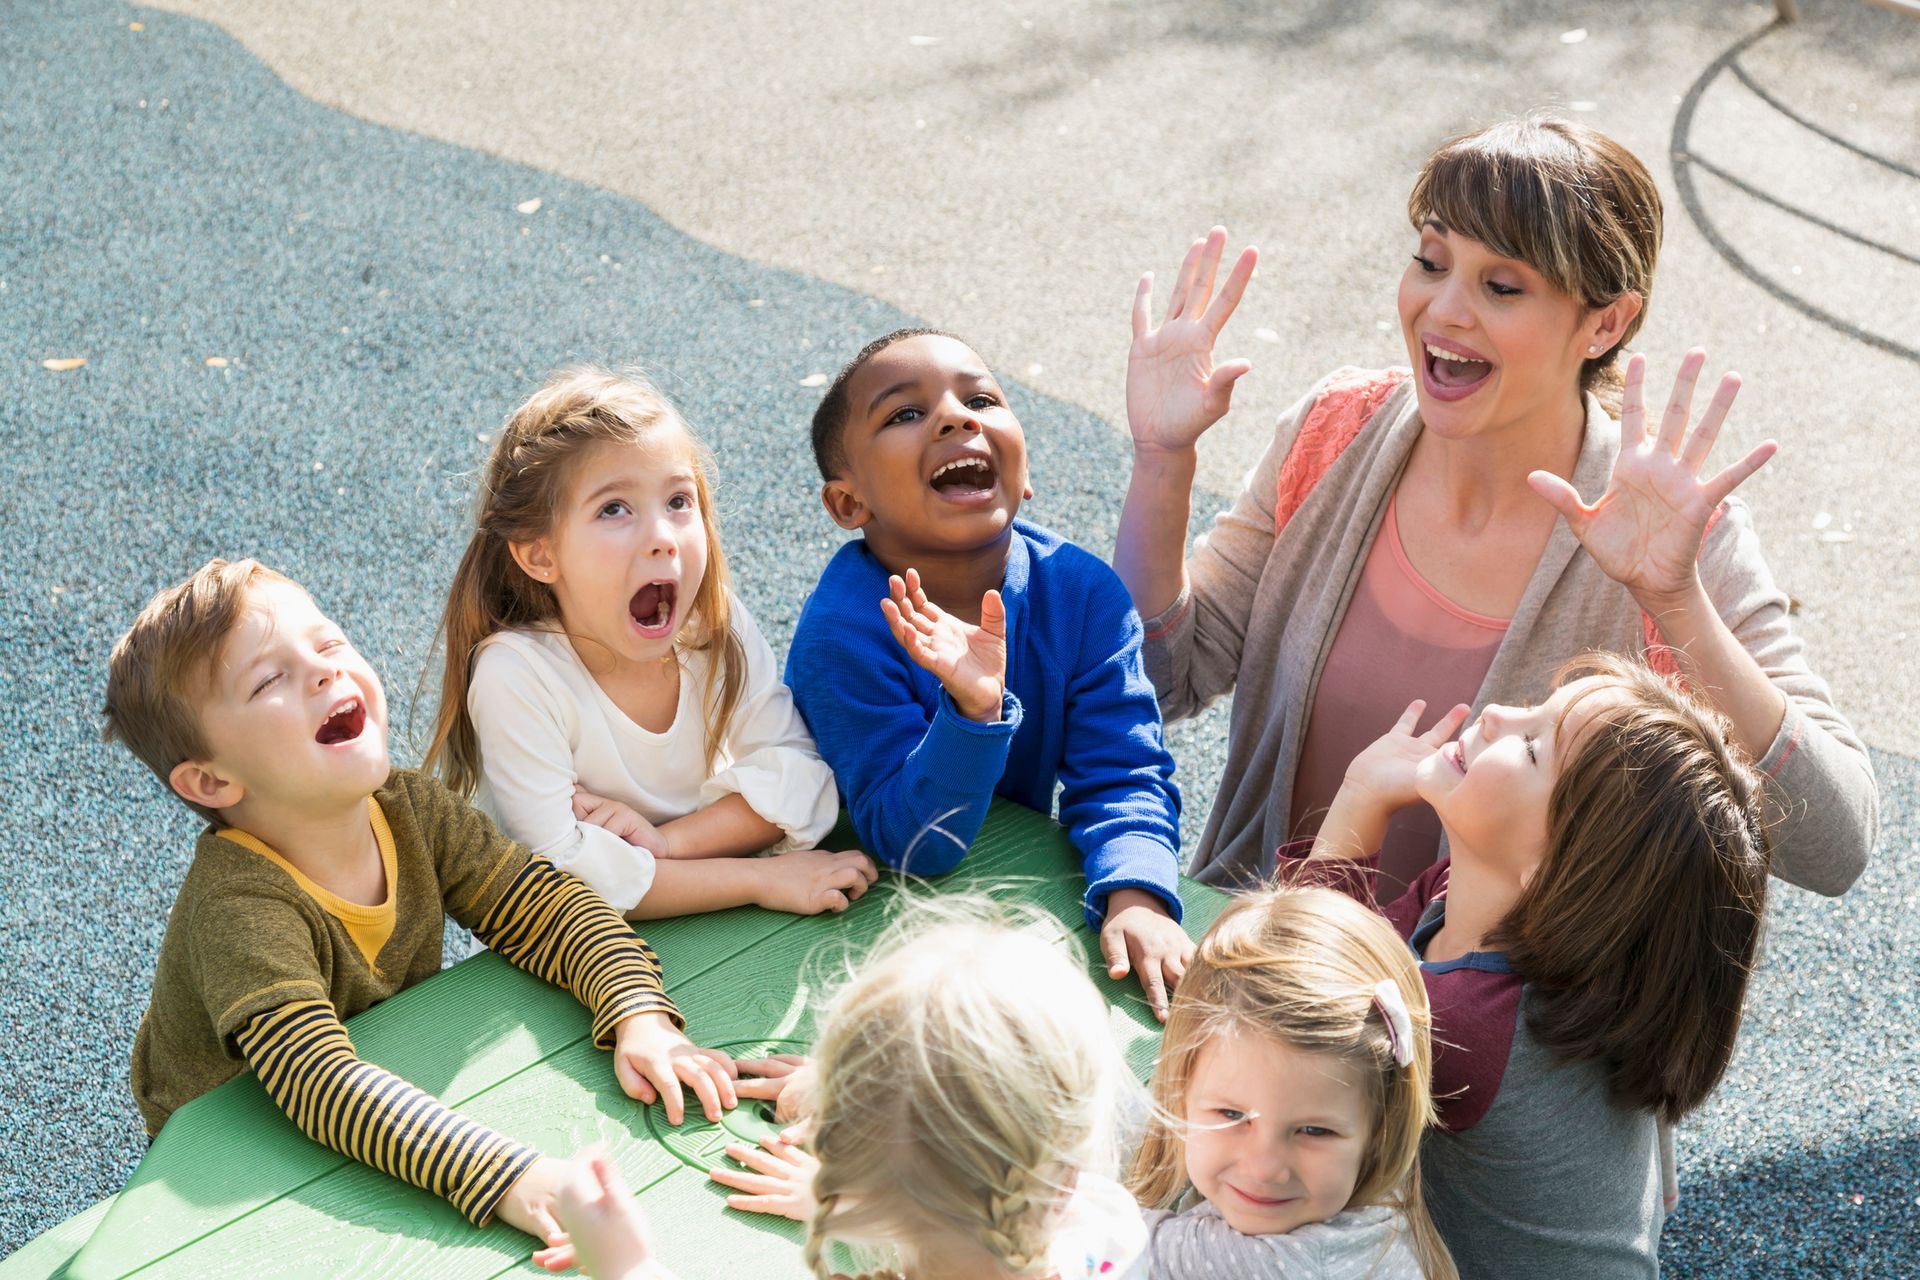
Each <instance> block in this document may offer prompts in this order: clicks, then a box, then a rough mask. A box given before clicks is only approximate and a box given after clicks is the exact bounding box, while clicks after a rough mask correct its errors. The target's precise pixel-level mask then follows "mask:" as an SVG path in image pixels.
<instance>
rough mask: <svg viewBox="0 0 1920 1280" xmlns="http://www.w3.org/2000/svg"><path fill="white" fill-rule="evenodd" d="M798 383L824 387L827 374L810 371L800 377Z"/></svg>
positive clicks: (806, 385) (805, 385) (804, 385)
mask: <svg viewBox="0 0 1920 1280" xmlns="http://www.w3.org/2000/svg"><path fill="white" fill-rule="evenodd" d="M800 385H801V386H803V387H824V386H826V385H827V375H826V374H824V373H810V374H808V375H807V376H806V377H804V378H802V379H800Z"/></svg>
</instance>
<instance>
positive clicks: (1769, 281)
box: [1667, 19, 1920, 365]
mask: <svg viewBox="0 0 1920 1280" xmlns="http://www.w3.org/2000/svg"><path fill="white" fill-rule="evenodd" d="M1781 26H1782V23H1781V22H1780V21H1779V20H1778V19H1775V20H1774V21H1773V22H1770V23H1768V24H1767V25H1766V26H1764V27H1762V28H1760V29H1759V30H1758V31H1755V32H1753V33H1752V34H1751V35H1746V36H1742V37H1741V38H1740V39H1739V40H1737V41H1735V42H1734V43H1733V45H1732V47H1730V48H1729V49H1728V50H1727V51H1726V52H1725V53H1722V54H1721V55H1720V56H1719V57H1717V58H1715V59H1714V60H1713V61H1712V62H1711V63H1709V64H1708V65H1707V68H1706V70H1704V71H1702V72H1701V73H1700V75H1699V78H1697V79H1696V80H1695V81H1694V82H1693V84H1692V85H1690V86H1688V88H1687V93H1686V96H1685V98H1683V99H1682V100H1681V103H1680V110H1679V111H1677V112H1676V113H1675V114H1674V117H1673V132H1672V134H1671V136H1670V137H1669V140H1668V143H1667V154H1668V159H1669V160H1670V161H1671V162H1672V165H1673V184H1674V187H1675V188H1676V189H1677V190H1678V192H1679V194H1680V203H1681V205H1682V206H1683V207H1684V208H1685V209H1686V211H1687V216H1688V217H1689V218H1691V219H1692V220H1693V225H1694V226H1695V227H1696V228H1697V229H1698V230H1699V232H1700V234H1701V235H1702V236H1704V237H1706V241H1707V243H1708V244H1710V245H1712V246H1713V249H1714V252H1716V253H1718V254H1719V255H1720V256H1721V257H1722V258H1724V259H1726V261H1727V264H1728V265H1729V266H1731V267H1732V268H1733V269H1734V270H1735V271H1738V272H1739V273H1740V274H1741V275H1743V276H1745V277H1746V278H1747V279H1748V280H1751V281H1752V282H1753V283H1754V284H1756V285H1758V286H1759V287H1760V288H1761V289H1762V290H1764V291H1765V292H1766V293H1767V294H1768V295H1770V296H1771V297H1773V298H1774V299H1775V300H1776V301H1779V302H1782V303H1784V304H1786V305H1787V306H1789V307H1792V308H1793V309H1794V310H1795V311H1798V312H1799V313H1800V314H1801V315H1803V316H1806V317H1807V318H1808V319H1809V320H1813V321H1815V322H1817V323H1819V324H1823V325H1825V326H1827V327H1828V328H1829V329H1832V330H1834V331H1836V332H1838V333H1842V334H1845V335H1846V336H1847V337H1849V338H1852V339H1854V340H1855V341H1856V342H1861V343H1865V344H1866V345H1867V346H1870V347H1872V348H1874V349H1875V350H1877V351H1884V352H1886V353H1887V354H1888V355H1892V356H1898V357H1900V358H1901V359H1903V360H1909V361H1912V362H1913V363H1914V364H1917V365H1920V350H1917V349H1915V348H1913V347H1909V346H1906V345H1904V344H1902V343H1899V342H1895V341H1894V340H1893V339H1891V338H1883V337H1881V336H1880V335H1879V334H1877V333H1872V332H1869V331H1868V330H1866V329H1862V328H1861V327H1860V326H1859V325H1856V324H1854V323H1852V322H1851V321H1848V320H1845V319H1842V318H1841V317H1839V316H1836V315H1834V314H1833V313H1832V312H1830V311H1827V310H1825V309H1824V308H1821V307H1818V306H1815V305H1814V304H1813V303H1811V302H1809V301H1807V300H1806V299H1805V298H1803V297H1801V296H1800V295H1799V294H1797V293H1794V292H1793V291H1792V290H1790V289H1788V288H1787V287H1786V286H1784V285H1782V284H1781V283H1780V282H1779V281H1777V280H1775V279H1774V278H1773V277H1771V276H1769V275H1767V274H1766V273H1765V272H1763V271H1761V270H1760V269H1759V268H1758V267H1756V266H1754V265H1753V263H1751V262H1749V261H1748V260H1747V258H1746V256H1745V255H1743V254H1742V253H1741V252H1740V251H1739V250H1738V249H1736V248H1734V247H1733V245H1731V244H1729V243H1728V242H1727V239H1726V237H1725V236H1723V235H1721V234H1720V231H1719V229H1718V228H1716V227H1715V226H1714V225H1713V222H1712V221H1711V220H1710V219H1709V218H1708V217H1707V211H1706V209H1705V207H1704V206H1703V205H1702V204H1701V201H1700V192H1699V189H1698V188H1697V187H1696V186H1695V183H1694V176H1693V170H1694V167H1695V165H1696V163H1697V164H1698V165H1699V167H1700V168H1702V169H1706V170H1707V171H1708V172H1710V173H1713V174H1714V175H1715V176H1716V177H1721V178H1724V177H1725V176H1726V175H1725V174H1724V172H1722V171H1721V170H1719V169H1718V168H1717V167H1715V166H1712V165H1710V164H1709V163H1707V162H1706V161H1697V162H1696V161H1695V160H1694V158H1693V157H1692V156H1691V155H1690V154H1689V153H1688V151H1687V139H1688V137H1689V135H1690V134H1691V133H1692V131H1693V117H1694V113H1695V112H1697V111H1698V110H1699V108H1700V99H1701V98H1702V97H1703V96H1705V94H1706V92H1707V89H1708V88H1709V87H1710V86H1711V85H1712V84H1713V82H1714V81H1715V80H1717V79H1718V78H1719V77H1720V73H1721V72H1722V71H1725V70H1726V69H1727V68H1728V67H1735V68H1736V69H1737V67H1738V62H1737V60H1738V58H1739V57H1740V55H1741V54H1742V53H1745V52H1746V51H1747V49H1748V48H1750V47H1751V46H1753V45H1754V44H1756V43H1758V42H1759V41H1760V40H1761V39H1762V38H1763V37H1765V36H1768V35H1770V34H1772V33H1773V32H1775V31H1777V30H1779V29H1780V27H1781ZM1741 79H1742V81H1743V82H1746V83H1749V84H1751V81H1748V80H1747V79H1746V77H1745V76H1744V75H1742V76H1741ZM1762 100H1763V101H1765V102H1767V104H1768V105H1770V106H1774V107H1779V105H1780V104H1779V103H1777V102H1775V101H1774V100H1773V99H1772V98H1771V97H1770V96H1767V95H1762ZM1787 114H1788V115H1789V116H1792V118H1793V119H1795V121H1796V122H1798V123H1805V122H1804V121H1800V120H1799V117H1797V116H1793V113H1791V112H1788V113H1787ZM1815 132H1818V133H1820V134H1821V135H1822V136H1827V137H1830V136H1831V135H1829V134H1827V133H1826V132H1825V130H1819V129H1816V130H1815ZM1835 141H1840V140H1839V139H1835ZM1841 145H1843V146H1846V147H1847V148H1848V149H1849V150H1857V149H1858V148H1855V147H1853V146H1852V144H1850V143H1845V142H1842V144H1841ZM1873 158H1874V159H1879V157H1873ZM1895 167H1896V168H1899V167H1900V166H1897V165H1896V166H1895ZM1903 171H1904V170H1903ZM1736 185H1740V186H1741V187H1742V189H1743V190H1747V191H1749V192H1752V189H1751V188H1748V187H1745V186H1744V184H1737V183H1736ZM1752 194H1756V195H1758V194H1759V193H1757V192H1752ZM1761 198H1762V199H1768V200H1770V202H1772V203H1775V204H1778V202H1777V201H1771V198H1770V197H1765V196H1762V197H1761ZM1788 212H1790V213H1796V214H1798V213H1799V211H1798V210H1794V209H1788ZM1802 216H1804V215H1802ZM1823 225H1824V224H1823ZM1829 229H1830V230H1837V228H1831V227H1829ZM1843 234H1847V233H1843ZM1849 238H1851V239H1858V238H1859V237H1857V236H1851V235H1849ZM1873 247H1875V248H1880V249H1885V248H1886V246H1884V245H1878V244H1876V245H1874V246H1873ZM1889 252H1894V253H1896V256H1905V255H1900V254H1898V251H1894V250H1889Z"/></svg>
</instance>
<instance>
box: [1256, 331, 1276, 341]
mask: <svg viewBox="0 0 1920 1280" xmlns="http://www.w3.org/2000/svg"><path fill="white" fill-rule="evenodd" d="M1253 336H1254V337H1256V338H1258V339H1260V341H1262V342H1278V341H1280V335H1279V334H1277V333H1275V332H1274V331H1273V330H1271V329H1255V330H1254V331H1253Z"/></svg>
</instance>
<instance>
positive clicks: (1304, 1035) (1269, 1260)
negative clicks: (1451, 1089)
mask: <svg viewBox="0 0 1920 1280" xmlns="http://www.w3.org/2000/svg"><path fill="white" fill-rule="evenodd" d="M1429 1023H1430V1017H1429V1012H1428V1007H1427V996H1426V989H1425V988H1424V987H1423V986H1422V985H1421V981H1420V971H1419V969H1418V967H1417V966H1416V965H1415V964H1414V960H1413V956H1412V953H1411V952H1409V951H1408V949H1407V944H1406V943H1405V942H1404V941H1402V940H1401V939H1400V937H1399V936H1398V935H1396V934H1395V933H1394V931H1393V929H1392V927H1391V926H1389V925H1388V924H1387V922H1386V921H1385V920H1383V919H1381V918H1380V917H1379V916H1378V915H1376V914H1374V913H1373V912H1371V911H1369V910H1367V909H1366V908H1365V907H1363V906H1361V905H1360V904H1359V903H1357V902H1355V901H1353V900H1352V899H1350V898H1348V897H1346V896H1344V895H1342V894H1339V893H1336V892H1334V891H1332V890H1330V889H1323V888H1309V887H1298V888H1287V887H1282V888H1272V889H1267V890H1264V891H1261V892H1258V893H1254V894H1250V895H1248V896H1246V897H1243V898H1240V899H1239V900H1237V901H1236V902H1234V904H1233V905H1232V906H1230V907H1228V908H1227V910H1226V911H1225V912H1223V913H1222V914H1221V916H1220V918H1219V919H1218V920H1216V921H1214V923H1213V927H1212V928H1211V929H1209V930H1208V931H1207V934H1206V936H1205V937H1204V938H1202V939H1201V940H1200V946H1199V949H1198V950H1197V951H1196V952H1195V953H1194V957H1193V962H1192V963H1191V964H1190V965H1189V966H1188V968H1187V975H1186V977H1185V978H1183V979H1182V980H1181V983H1180V989H1179V991H1178V992H1177V993H1176V994H1175V996H1174V1001H1173V1013H1172V1015H1171V1016H1170V1017H1169V1018H1168V1019H1167V1030H1166V1038H1165V1039H1164V1041H1163V1042H1162V1044H1161V1048H1160V1063H1159V1066H1158V1067H1157V1068H1156V1069H1155V1071H1154V1078H1153V1094H1154V1102H1155V1104H1156V1106H1155V1109H1154V1115H1153V1118H1152V1119H1151V1120H1150V1121H1149V1124H1148V1128H1147V1133H1146V1137H1145V1139H1144V1141H1143V1142H1142V1143H1141V1145H1140V1149H1139V1151H1138V1152H1137V1153H1136V1154H1135V1156H1134V1160H1133V1165H1132V1168H1131V1170H1130V1172H1129V1174H1128V1184H1129V1186H1130V1187H1131V1188H1132V1190H1133V1192H1134V1195H1135V1196H1136V1197H1138V1199H1139V1201H1140V1203H1141V1204H1143V1205H1146V1206H1148V1213H1147V1220H1148V1222H1149V1224H1150V1227H1151V1230H1152V1241H1151V1244H1150V1246H1149V1248H1148V1251H1147V1253H1146V1255H1145V1256H1144V1257H1143V1258H1142V1260H1141V1262H1140V1264H1139V1266H1138V1268H1137V1269H1136V1270H1135V1271H1134V1272H1131V1273H1129V1274H1130V1275H1132V1276H1138V1277H1145V1276H1148V1275H1151V1276H1152V1277H1153V1280H1185V1278H1187V1277H1192V1278H1194V1280H1199V1278H1200V1277H1221V1276H1232V1277H1235V1278H1236V1280H1260V1278H1263V1277H1271V1278H1272V1280H1281V1278H1282V1277H1286V1278H1287V1280H1293V1278H1294V1277H1325V1278H1327V1280H1333V1278H1336V1277H1338V1278H1341V1280H1345V1278H1347V1277H1352V1278H1353V1280H1360V1277H1371V1278H1372V1280H1419V1278H1421V1277H1424V1278H1425V1280H1455V1277H1456V1276H1457V1274H1458V1273H1457V1272H1456V1271H1455V1269H1454V1266H1453V1262H1452V1259H1451V1258H1450V1257H1449V1256H1448V1253H1447V1249H1446V1246H1445V1245H1444V1244H1442V1243H1441V1241H1440V1236H1439V1233H1438V1232H1437V1231H1436V1230H1435V1229H1434V1225H1433V1221H1432V1219H1431V1218H1430V1217H1429V1216H1428V1214H1427V1210H1426V1206H1425V1203H1424V1201H1423V1199H1422V1195H1421V1188H1420V1167H1419V1166H1420V1161H1419V1153H1420V1140H1421V1137H1422V1135H1423V1134H1424V1133H1425V1131H1426V1128H1427V1126H1428V1125H1429V1124H1430V1123H1431V1122H1432V1120H1433V1115H1434V1111H1433V1100H1432V1095H1431V1092H1430V1085H1431V1081H1432V1071H1433V1055H1432V1050H1431V1047H1430V1041H1429V1036H1428V1028H1429ZM1176 1204H1178V1205H1180V1206H1181V1208H1180V1209H1179V1211H1178V1212H1175V1211H1173V1209H1174V1206H1175V1205H1176Z"/></svg>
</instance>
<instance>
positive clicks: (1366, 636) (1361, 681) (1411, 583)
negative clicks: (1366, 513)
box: [1292, 499, 1508, 902]
mask: <svg viewBox="0 0 1920 1280" xmlns="http://www.w3.org/2000/svg"><path fill="white" fill-rule="evenodd" d="M1507 621H1508V620H1507V619H1504V618H1489V617H1485V616H1483V615H1481V614H1477V613H1470V612H1468V611H1467V610H1465V609H1462V608H1461V607H1460V606H1459V605H1457V604H1455V603H1454V602H1453V601H1451V600H1449V599H1447V598H1446V597H1445V596H1443V595H1441V594H1440V593H1439V592H1438V591H1436V590H1434V588H1433V586H1432V585H1431V584H1430V583H1428V582H1427V580H1426V579H1425V578H1422V577H1421V576H1420V574H1419V573H1418V572H1417V571H1416V570H1415V569H1414V567H1413V564H1412V562H1411V561H1409V560H1408V559H1407V552H1406V548H1405V547H1403V546H1402V545H1401V542H1400V525H1399V522H1398V520H1396V519H1395V517H1394V500H1393V499H1388V501H1387V515H1386V519H1385V520H1383V521H1382V522H1381V525H1380V535H1379V537H1377V538H1375V539H1374V542H1373V549H1372V550H1371V551H1369V552H1368V553H1367V563H1366V567H1365V568H1363V569H1362V570H1361V571H1360V584H1359V585H1358V586H1357V587H1355V588H1354V592H1353V599H1352V601H1350V602H1349V603H1348V605H1347V612H1346V616H1345V617H1343V618H1342V619H1341V620H1340V627H1339V630H1338V631H1337V632H1335V634H1334V638H1333V649H1332V651H1331V652H1329V653H1328V654H1327V663H1326V666H1325V667H1324V668H1323V669H1322V670H1321V672H1320V684H1319V687H1318V689H1317V690H1315V692H1314V698H1313V711H1312V714H1311V715H1310V716H1309V717H1308V719H1307V736H1306V740H1305V742H1303V743H1302V744H1301V748H1300V765H1299V768H1298V769H1297V770H1296V771H1295V773H1294V777H1293V808H1292V813H1293V818H1292V822H1293V835H1294V838H1295V839H1311V838H1312V837H1313V836H1314V835H1315V834H1316V833H1318V831H1319V830H1320V819H1321V818H1322V817H1323V816H1324V815H1325V814H1326V811H1327V806H1328V805H1330V804H1332V803H1333V797H1334V793H1335V792H1337V791H1339V790H1340V780H1341V778H1343V777H1344V776H1345V775H1346V772H1347V765H1348V764H1350V763H1352V761H1353V758H1354V757H1355V756H1357V755H1359V754H1360V752H1361V751H1362V750H1363V749H1364V748H1365V747H1366V745H1367V744H1368V743H1370V742H1372V741H1373V740H1374V739H1375V738H1378V737H1379V736H1380V735H1381V734H1383V733H1385V732H1386V731H1387V729H1388V727H1389V726H1391V725H1392V724H1393V722H1394V721H1395V720H1397V719H1399V717H1400V713H1401V712H1403V711H1405V710H1406V709H1407V704H1408V703H1409V702H1412V701H1413V700H1414V699H1415V698H1425V699H1426V700H1427V711H1426V714H1425V715H1424V716H1423V717H1422V718H1421V723H1420V728H1421V729H1427V728H1430V727H1432V725H1433V722H1434V721H1435V720H1437V719H1438V718H1439V717H1440V716H1442V715H1444V714H1446V712H1447V710H1448V709H1449V708H1451V707H1452V706H1454V704H1456V703H1461V702H1465V703H1469V704H1471V703H1472V702H1473V700H1474V698H1475V697H1476V696H1477V695H1478V694H1479V692H1480V686H1481V684H1482V683H1483V682H1484V681H1485V680H1486V677H1487V668H1488V667H1490V666H1492V665H1493V655H1494V652H1495V650H1497V649H1498V648H1499V647H1500V640H1501V637H1503V636H1504V635H1505V634H1506V631H1507ZM1439 852H1440V817H1439V815H1438V814H1436V813H1434V811H1433V807H1432V806H1431V805H1427V804H1419V805H1415V806H1414V807H1412V808H1410V809H1403V810H1401V811H1400V812H1399V813H1398V814H1396V815H1394V818H1393V821H1392V823H1391V824H1390V825H1389V826H1388V828H1387V837H1386V840H1385V842H1384V843H1383V845H1382V847H1381V851H1380V876H1381V884H1380V890H1379V891H1380V899H1381V901H1383V902H1387V901H1391V900H1392V899H1393V898H1395V897H1397V896H1398V895H1399V893H1400V891H1401V890H1402V889H1403V888H1405V887H1406V886H1407V885H1408V884H1409V883H1411V882H1412V881H1413V879H1414V877H1415V876H1418V875H1419V874H1420V873H1421V872H1422V871H1424V870H1426V869H1427V868H1428V867H1430V866H1432V865H1433V863H1434V861H1435V859H1436V858H1437V857H1438V856H1439Z"/></svg>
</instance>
